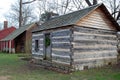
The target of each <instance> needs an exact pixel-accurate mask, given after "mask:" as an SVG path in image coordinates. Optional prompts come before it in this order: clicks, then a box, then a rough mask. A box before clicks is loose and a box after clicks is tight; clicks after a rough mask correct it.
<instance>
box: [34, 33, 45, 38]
mask: <svg viewBox="0 0 120 80" xmlns="http://www.w3.org/2000/svg"><path fill="white" fill-rule="evenodd" d="M43 35H44V34H41V33H37V34H33V35H32V37H38V36H43Z"/></svg>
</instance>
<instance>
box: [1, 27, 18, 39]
mask: <svg viewBox="0 0 120 80" xmlns="http://www.w3.org/2000/svg"><path fill="white" fill-rule="evenodd" d="M14 30H16V28H15V27H13V26H12V27H9V28H6V29H3V30H0V40H1V39H4V38H5V37H7V36H8V35H9V34H10V33H12V32H13V31H14Z"/></svg>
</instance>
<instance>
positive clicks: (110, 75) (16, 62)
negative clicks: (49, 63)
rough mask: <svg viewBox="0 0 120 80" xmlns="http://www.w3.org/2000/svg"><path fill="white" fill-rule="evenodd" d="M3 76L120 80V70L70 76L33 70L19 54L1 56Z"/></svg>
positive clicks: (42, 79) (24, 79)
mask: <svg viewBox="0 0 120 80" xmlns="http://www.w3.org/2000/svg"><path fill="white" fill-rule="evenodd" d="M1 76H4V77H6V76H10V78H9V79H8V80H120V69H114V68H112V67H104V68H98V69H90V70H84V71H76V72H73V73H70V74H62V73H57V72H54V71H50V70H45V69H41V68H40V69H31V68H29V67H28V66H27V62H26V61H22V60H20V59H19V57H18V54H3V53H1V54H0V80H1Z"/></svg>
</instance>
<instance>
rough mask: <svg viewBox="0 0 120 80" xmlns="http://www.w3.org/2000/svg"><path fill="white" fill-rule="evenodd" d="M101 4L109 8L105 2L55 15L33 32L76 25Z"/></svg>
mask: <svg viewBox="0 0 120 80" xmlns="http://www.w3.org/2000/svg"><path fill="white" fill-rule="evenodd" d="M100 6H102V7H103V8H105V10H107V9H106V7H105V6H104V4H97V5H93V6H90V7H88V8H85V9H81V10H79V11H75V12H72V13H69V14H65V15H62V16H59V17H55V18H53V19H51V20H49V21H47V22H44V23H43V24H41V25H40V26H39V27H38V28H37V29H35V30H33V32H38V31H42V30H47V29H53V28H58V27H62V26H67V25H74V24H75V23H76V22H77V21H79V20H81V19H82V18H83V17H85V16H86V15H88V14H89V13H90V12H92V11H93V10H95V9H96V8H98V7H100ZM106 12H107V14H110V13H109V12H108V11H106ZM109 16H110V18H111V17H112V16H111V15H109ZM111 19H112V20H113V22H114V23H115V25H117V26H118V24H117V22H116V21H115V20H114V19H113V18H111Z"/></svg>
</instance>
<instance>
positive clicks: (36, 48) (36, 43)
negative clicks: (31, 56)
mask: <svg viewBox="0 0 120 80" xmlns="http://www.w3.org/2000/svg"><path fill="white" fill-rule="evenodd" d="M35 51H36V52H38V51H39V42H38V40H35Z"/></svg>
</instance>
